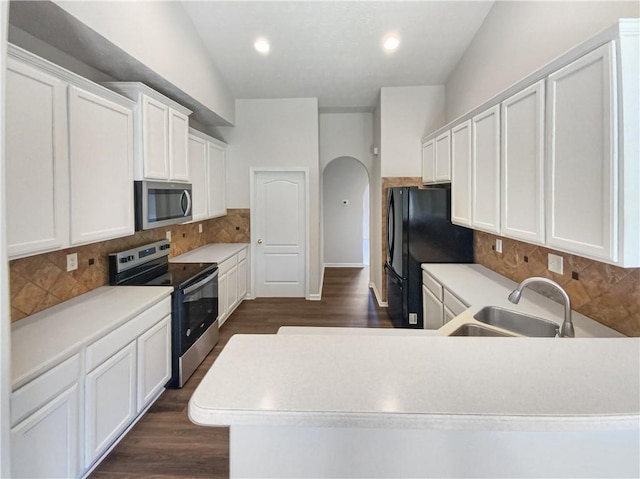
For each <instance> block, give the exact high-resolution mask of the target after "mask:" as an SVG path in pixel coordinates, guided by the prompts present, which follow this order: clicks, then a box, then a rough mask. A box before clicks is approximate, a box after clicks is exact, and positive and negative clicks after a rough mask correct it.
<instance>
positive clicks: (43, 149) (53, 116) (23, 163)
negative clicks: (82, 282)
mask: <svg viewBox="0 0 640 479" xmlns="http://www.w3.org/2000/svg"><path fill="white" fill-rule="evenodd" d="M6 120H7V121H6V145H5V148H6V149H5V152H6V178H7V181H6V204H7V216H6V217H7V220H6V221H7V245H8V246H7V251H8V254H9V257H18V256H25V255H28V254H34V253H38V252H43V251H49V250H52V249H56V248H62V247H63V246H65V245H67V244H68V242H69V239H68V238H69V224H68V220H69V215H68V213H67V208H68V190H69V177H68V143H67V84H66V83H65V82H64V81H62V80H61V79H59V78H57V77H55V76H53V75H50V74H49V73H47V72H44V71H42V70H40V69H38V68H36V67H34V66H32V65H29V64H26V63H23V62H21V61H18V60H17V59H15V58H12V57H9V58H7V86H6Z"/></svg>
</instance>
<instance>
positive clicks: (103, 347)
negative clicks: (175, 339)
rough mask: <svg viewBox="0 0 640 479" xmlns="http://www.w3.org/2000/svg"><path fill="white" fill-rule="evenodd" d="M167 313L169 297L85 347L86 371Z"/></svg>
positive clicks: (168, 312)
mask: <svg viewBox="0 0 640 479" xmlns="http://www.w3.org/2000/svg"><path fill="white" fill-rule="evenodd" d="M169 314H171V298H170V297H169V298H165V299H163V300H162V301H160V302H159V303H157V304H155V305H154V306H152V307H150V308H149V309H147V310H146V311H145V312H143V313H141V314H139V315H138V316H136V317H135V318H132V319H131V320H129V322H127V323H125V324H123V325H122V326H120V327H119V328H118V329H116V330H115V331H112V332H111V333H109V334H107V335H106V336H105V337H104V338H102V339H99V340H98V341H96V342H95V343H93V344H92V345H90V346H89V347H87V356H86V363H85V364H86V371H87V372H90V371H92V370H93V369H95V368H96V367H97V366H99V365H100V364H101V363H102V362H103V361H104V360H105V359H107V358H109V357H111V356H113V355H114V354H115V353H116V352H117V351H119V350H120V349H122V348H123V347H124V346H126V345H127V344H129V343H130V342H131V341H133V340H134V339H136V338H137V337H138V336H140V335H141V334H142V333H144V332H145V331H146V330H147V329H149V328H150V327H151V326H153V325H154V324H156V323H157V322H158V321H160V320H161V319H163V318H164V317H165V316H167V315H169Z"/></svg>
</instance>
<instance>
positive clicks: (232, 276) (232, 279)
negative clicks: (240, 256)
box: [227, 266, 238, 312]
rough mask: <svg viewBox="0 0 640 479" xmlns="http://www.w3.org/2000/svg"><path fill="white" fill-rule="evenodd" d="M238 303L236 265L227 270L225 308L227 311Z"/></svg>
mask: <svg viewBox="0 0 640 479" xmlns="http://www.w3.org/2000/svg"><path fill="white" fill-rule="evenodd" d="M237 304H238V266H234V267H233V268H231V269H230V270H229V271H228V272H227V308H228V310H229V312H231V311H232V310H233V308H235V307H236V305H237Z"/></svg>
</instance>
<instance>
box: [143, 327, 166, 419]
mask: <svg viewBox="0 0 640 479" xmlns="http://www.w3.org/2000/svg"><path fill="white" fill-rule="evenodd" d="M170 352H171V316H167V317H166V318H164V319H163V320H162V321H160V322H159V323H158V324H156V325H155V326H154V327H152V328H151V329H150V330H149V331H147V332H146V333H144V334H143V335H142V336H140V337H139V338H138V412H140V411H142V410H143V409H144V408H145V407H146V406H147V405H148V404H149V403H150V402H151V401H152V400H153V399H155V398H156V397H157V395H158V392H159V391H161V390H162V389H163V388H164V385H165V384H166V383H167V381H169V378H171V354H170Z"/></svg>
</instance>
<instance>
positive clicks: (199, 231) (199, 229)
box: [198, 223, 202, 233]
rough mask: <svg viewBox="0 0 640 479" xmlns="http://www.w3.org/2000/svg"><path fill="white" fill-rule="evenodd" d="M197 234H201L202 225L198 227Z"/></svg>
mask: <svg viewBox="0 0 640 479" xmlns="http://www.w3.org/2000/svg"><path fill="white" fill-rule="evenodd" d="M198 233H202V223H200V224H199V225H198Z"/></svg>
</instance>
